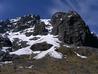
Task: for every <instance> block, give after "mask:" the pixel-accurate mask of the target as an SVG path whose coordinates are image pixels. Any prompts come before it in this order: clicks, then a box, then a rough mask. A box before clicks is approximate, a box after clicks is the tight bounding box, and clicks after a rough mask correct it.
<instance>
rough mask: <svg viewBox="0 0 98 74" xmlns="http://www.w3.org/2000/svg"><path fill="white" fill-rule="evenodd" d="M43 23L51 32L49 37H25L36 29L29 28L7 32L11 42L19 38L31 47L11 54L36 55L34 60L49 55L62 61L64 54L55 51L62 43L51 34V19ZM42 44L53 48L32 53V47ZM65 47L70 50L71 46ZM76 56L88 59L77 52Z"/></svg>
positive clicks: (44, 20) (43, 20)
mask: <svg viewBox="0 0 98 74" xmlns="http://www.w3.org/2000/svg"><path fill="white" fill-rule="evenodd" d="M17 20H18V19H17ZM17 20H15V19H14V20H11V21H12V22H15V21H17ZM41 21H42V22H44V23H45V24H46V29H47V30H48V31H49V34H48V35H37V36H33V34H32V35H31V36H26V35H25V33H26V32H33V31H34V28H35V27H31V28H27V29H25V30H23V32H7V33H8V34H9V35H8V37H9V39H10V40H11V42H13V41H14V39H15V38H18V39H19V40H20V41H27V44H28V45H29V46H27V47H25V48H21V49H18V50H16V51H13V52H10V54H16V55H31V54H36V56H34V57H33V58H34V59H41V58H43V57H45V56H46V55H49V56H50V57H53V58H57V59H62V57H63V54H62V53H60V52H57V51H55V50H56V49H57V48H59V47H60V43H61V41H59V39H58V36H54V35H51V34H50V33H51V32H52V28H53V27H52V25H51V24H50V22H49V21H50V19H41ZM35 37H36V38H38V39H37V40H33V38H35ZM42 42H46V43H47V44H51V45H52V47H51V48H49V49H47V50H46V51H32V50H31V49H30V47H31V46H32V45H34V44H37V43H42ZM64 46H65V47H67V48H70V46H69V45H64ZM5 49H6V48H4V50H3V51H5ZM75 54H76V55H77V56H78V57H81V58H87V57H86V56H82V55H80V54H78V53H76V52H75Z"/></svg>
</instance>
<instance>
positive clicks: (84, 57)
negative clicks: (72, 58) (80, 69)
mask: <svg viewBox="0 0 98 74" xmlns="http://www.w3.org/2000/svg"><path fill="white" fill-rule="evenodd" d="M75 54H76V55H77V56H78V57H80V58H83V59H86V58H87V56H82V55H80V54H78V53H76V52H75Z"/></svg>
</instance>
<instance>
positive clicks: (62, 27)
mask: <svg viewBox="0 0 98 74" xmlns="http://www.w3.org/2000/svg"><path fill="white" fill-rule="evenodd" d="M97 48H98V37H97V36H96V35H95V34H94V33H91V31H90V29H89V27H88V26H87V25H86V23H85V22H84V21H83V19H82V18H81V16H80V15H79V14H78V13H77V12H75V11H70V12H67V13H65V12H57V13H55V14H54V15H53V16H52V18H51V19H41V18H40V16H39V15H31V14H29V15H26V16H23V17H18V18H16V19H8V20H5V21H0V74H20V73H21V74H98V71H97V67H98V58H97V57H98V49H97Z"/></svg>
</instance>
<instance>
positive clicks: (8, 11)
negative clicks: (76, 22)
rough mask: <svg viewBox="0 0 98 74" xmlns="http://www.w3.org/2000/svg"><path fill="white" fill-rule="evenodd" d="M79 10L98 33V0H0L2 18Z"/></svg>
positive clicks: (46, 16) (47, 16) (47, 15)
mask: <svg viewBox="0 0 98 74" xmlns="http://www.w3.org/2000/svg"><path fill="white" fill-rule="evenodd" d="M69 10H75V11H77V12H78V13H79V14H80V15H81V16H82V18H83V19H84V21H85V22H86V23H87V24H88V25H89V27H90V29H91V31H93V32H96V33H97V34H98V29H97V28H98V25H97V24H98V0H0V19H7V18H15V17H18V16H23V15H26V14H28V13H32V14H39V15H40V16H41V18H50V17H51V16H52V14H54V13H55V12H57V11H65V12H67V11H69Z"/></svg>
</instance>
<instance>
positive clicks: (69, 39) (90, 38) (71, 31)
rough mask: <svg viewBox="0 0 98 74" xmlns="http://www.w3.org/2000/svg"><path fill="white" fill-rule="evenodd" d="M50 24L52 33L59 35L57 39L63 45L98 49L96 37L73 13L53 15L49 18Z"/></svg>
mask: <svg viewBox="0 0 98 74" xmlns="http://www.w3.org/2000/svg"><path fill="white" fill-rule="evenodd" d="M51 24H52V25H53V32H52V33H53V34H54V35H59V39H60V40H61V41H63V42H64V43H67V44H72V45H77V46H91V47H98V39H97V37H96V36H94V35H93V34H91V32H90V30H89V27H88V26H87V25H86V24H85V22H84V21H83V19H82V18H81V16H80V15H79V14H78V13H77V12H75V11H70V12H68V13H65V12H57V13H55V14H54V15H53V16H52V18H51Z"/></svg>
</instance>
